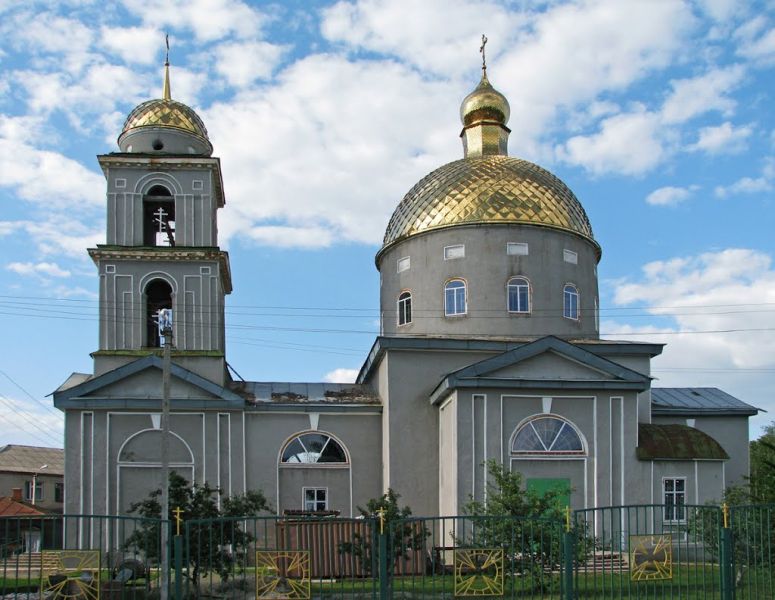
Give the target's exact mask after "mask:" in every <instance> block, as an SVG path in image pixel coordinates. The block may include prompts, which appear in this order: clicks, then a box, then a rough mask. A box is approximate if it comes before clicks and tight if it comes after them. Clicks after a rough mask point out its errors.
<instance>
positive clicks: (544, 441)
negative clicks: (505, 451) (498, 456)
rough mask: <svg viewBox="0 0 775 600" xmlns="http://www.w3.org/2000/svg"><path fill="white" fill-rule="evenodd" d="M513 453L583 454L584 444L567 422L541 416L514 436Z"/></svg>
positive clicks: (525, 425) (522, 427)
mask: <svg viewBox="0 0 775 600" xmlns="http://www.w3.org/2000/svg"><path fill="white" fill-rule="evenodd" d="M511 451H512V452H513V453H515V454H583V453H584V444H583V443H582V442H581V437H579V434H578V432H577V431H576V429H575V428H574V427H573V426H572V425H571V424H570V423H568V422H567V421H565V420H563V419H561V418H559V417H552V416H540V417H536V418H535V419H531V420H530V421H528V422H527V423H524V424H523V425H522V426H521V427H520V428H519V429H518V430H517V432H516V433H515V434H514V438H513V441H512V443H511Z"/></svg>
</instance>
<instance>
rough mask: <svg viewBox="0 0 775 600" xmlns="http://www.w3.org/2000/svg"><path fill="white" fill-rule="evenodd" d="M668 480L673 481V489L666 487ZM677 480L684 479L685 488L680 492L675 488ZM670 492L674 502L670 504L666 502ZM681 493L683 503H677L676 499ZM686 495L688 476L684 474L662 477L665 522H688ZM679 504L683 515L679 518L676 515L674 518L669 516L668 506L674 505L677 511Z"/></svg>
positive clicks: (673, 507) (674, 510) (663, 516)
mask: <svg viewBox="0 0 775 600" xmlns="http://www.w3.org/2000/svg"><path fill="white" fill-rule="evenodd" d="M668 481H672V482H673V489H672V490H671V491H669V492H668V491H667V489H665V484H666V483H667V482H668ZM676 481H682V482H683V490H681V491H680V492H678V491H676V489H675V482H676ZM668 494H670V495H671V496H672V497H673V503H672V504H668V503H667V502H666V500H667V495H668ZM679 494H680V496H681V498H682V499H683V502H682V503H681V504H676V502H675V499H676V498H677V497H678V496H679ZM686 495H687V490H686V477H683V476H679V477H675V476H673V477H663V478H662V500H663V504H664V507H663V509H662V518H663V520H664V521H665V523H686ZM677 506H680V507H682V508H681V510H680V512H681V516H680V517H679V518H677V519H676V518H675V517H673V518H670V517H668V514H667V510H668V507H672V509H673V512H674V513H675V512H676V507H677Z"/></svg>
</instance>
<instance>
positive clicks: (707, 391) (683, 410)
mask: <svg viewBox="0 0 775 600" xmlns="http://www.w3.org/2000/svg"><path fill="white" fill-rule="evenodd" d="M651 408H652V412H653V413H654V414H689V413H692V414H721V415H723V414H737V415H755V414H757V412H758V411H760V410H762V409H760V408H756V407H754V406H751V405H750V404H746V403H745V402H743V401H742V400H739V399H737V398H735V397H734V396H730V395H729V394H727V393H726V392H723V391H721V390H720V389H718V388H706V387H702V388H656V387H655V388H651Z"/></svg>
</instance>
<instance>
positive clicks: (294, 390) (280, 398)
mask: <svg viewBox="0 0 775 600" xmlns="http://www.w3.org/2000/svg"><path fill="white" fill-rule="evenodd" d="M230 388H231V390H232V391H233V392H235V393H237V394H239V395H241V396H243V397H245V398H246V400H247V401H248V402H249V403H250V404H253V405H260V404H375V405H379V404H380V400H379V396H377V395H376V394H375V393H374V392H373V391H372V390H371V389H370V388H369V387H368V386H365V385H359V384H355V383H290V382H283V381H272V382H261V381H235V382H233V383H232V384H231V385H230Z"/></svg>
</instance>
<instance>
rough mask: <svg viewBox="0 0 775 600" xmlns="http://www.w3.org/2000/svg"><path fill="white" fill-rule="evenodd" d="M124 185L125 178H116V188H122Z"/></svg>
mask: <svg viewBox="0 0 775 600" xmlns="http://www.w3.org/2000/svg"><path fill="white" fill-rule="evenodd" d="M125 187H126V179H116V189H123V188H125Z"/></svg>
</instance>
